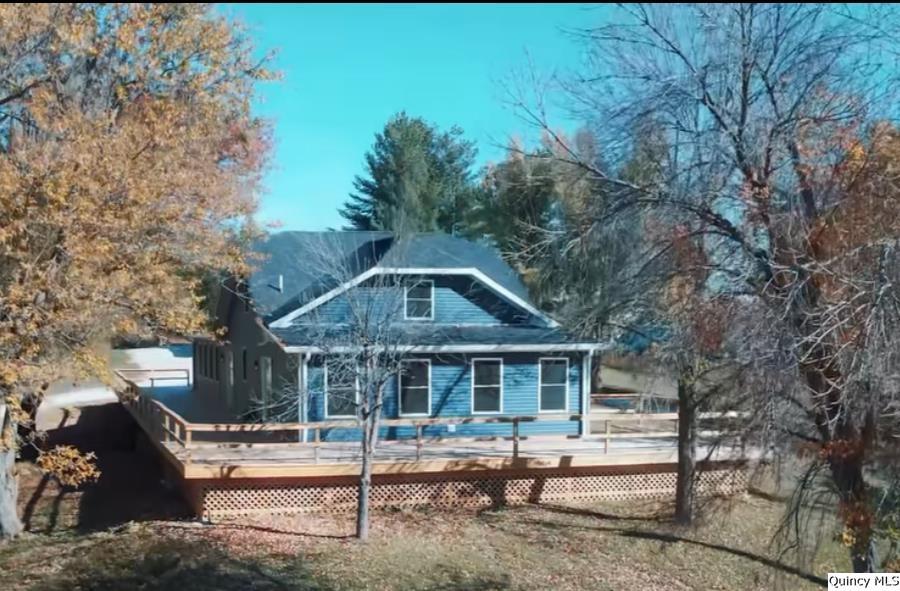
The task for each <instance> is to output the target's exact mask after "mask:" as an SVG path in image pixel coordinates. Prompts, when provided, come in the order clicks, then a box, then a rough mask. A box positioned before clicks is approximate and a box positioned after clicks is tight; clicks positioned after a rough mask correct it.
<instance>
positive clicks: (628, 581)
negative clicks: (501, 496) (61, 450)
mask: <svg viewBox="0 0 900 591" xmlns="http://www.w3.org/2000/svg"><path fill="white" fill-rule="evenodd" d="M131 455H133V454H131ZM101 461H105V463H106V466H105V468H106V474H107V477H106V479H107V482H106V483H105V484H104V483H103V482H102V481H101V483H99V484H98V485H97V489H98V490H94V489H92V488H89V489H87V490H86V491H84V492H69V493H66V494H64V495H63V496H62V497H60V496H59V491H58V490H57V489H55V488H54V487H53V485H52V484H49V483H46V482H44V484H43V489H42V490H41V491H40V492H41V496H40V498H37V499H36V498H35V496H34V492H35V491H36V490H37V489H38V488H39V487H40V486H41V479H40V477H39V475H37V474H36V473H35V472H34V470H33V468H32V467H30V466H28V465H27V464H24V465H23V469H24V470H23V471H24V472H25V477H24V478H23V481H24V486H23V489H24V490H23V497H24V498H23V503H24V504H25V505H28V504H30V506H31V509H30V511H29V513H28V516H29V524H30V527H31V530H32V531H31V533H27V534H25V535H24V536H22V537H21V538H20V539H18V540H16V541H15V542H12V543H8V544H5V545H0V572H3V573H4V577H3V583H4V589H34V590H88V589H90V590H110V591H112V590H132V589H134V590H137V589H140V590H157V589H159V590H161V589H173V590H178V591H189V590H195V589H196V590H201V591H203V590H210V591H212V590H235V591H237V590H246V589H250V590H256V589H264V590H269V589H273V590H274V589H310V590H344V589H346V590H356V589H360V590H362V589H385V590H392V589H397V590H404V591H406V590H425V589H428V590H443V591H450V590H475V591H477V590H491V589H523V590H526V589H528V590H531V589H533V590H544V589H558V590H569V589H572V590H582V589H597V590H603V589H642V590H643V589H704V590H706V589H747V588H766V589H773V588H774V589H778V588H783V589H791V590H793V589H815V588H821V587H822V586H823V584H822V582H821V581H822V579H823V578H824V576H825V574H826V573H828V572H829V571H831V572H834V571H836V570H844V569H846V568H848V564H847V562H846V557H845V552H844V550H843V549H842V548H840V547H839V546H838V545H837V544H836V543H834V542H832V541H831V540H830V537H829V536H823V537H822V540H823V543H822V544H821V548H820V549H819V552H818V554H817V556H816V557H815V558H814V559H813V560H812V562H811V563H810V564H807V565H806V567H805V568H804V569H794V568H793V567H792V566H790V565H789V564H790V560H789V559H788V558H785V560H784V562H783V563H782V562H779V561H778V560H776V559H775V557H774V556H773V547H772V545H771V543H770V540H771V534H772V531H773V529H774V527H775V525H776V524H777V523H778V520H779V518H780V517H781V515H782V512H783V505H782V504H781V503H779V502H777V501H773V500H769V499H766V498H763V497H761V496H754V495H746V496H743V497H741V498H736V499H732V500H730V501H728V502H727V503H726V502H720V503H717V504H716V506H715V507H713V508H710V509H709V510H708V512H707V513H706V515H705V517H704V519H703V520H702V522H701V523H700V524H698V525H697V526H696V527H694V528H690V529H683V528H679V527H676V526H675V525H673V524H672V523H670V522H669V521H668V519H667V518H666V517H665V515H667V513H666V510H665V507H662V506H660V505H658V504H650V503H635V502H631V503H627V504H623V503H608V504H598V505H593V506H589V507H579V508H574V507H531V506H529V507H518V508H509V509H500V510H490V511H482V512H474V511H456V512H447V511H438V510H419V511H409V512H391V513H378V514H376V515H375V518H374V521H373V530H372V539H371V540H370V542H369V543H368V544H365V545H363V544H359V543H357V542H356V541H354V540H353V539H352V538H350V537H349V534H350V533H351V532H352V531H353V522H352V519H351V518H349V517H315V516H303V517H279V518H269V519H266V520H256V521H248V522H241V523H223V524H217V525H212V526H210V525H202V524H199V523H197V522H194V521H191V520H189V519H186V518H183V517H179V515H180V511H183V509H179V504H178V501H177V499H176V498H175V497H174V493H173V492H172V491H167V490H165V489H164V488H163V487H162V486H161V485H160V482H159V480H158V479H157V478H155V476H149V475H148V474H153V471H152V470H141V471H140V472H141V474H144V475H145V476H144V477H142V478H139V479H137V480H136V479H134V478H126V477H124V476H120V477H119V478H120V480H116V478H114V477H113V475H115V474H116V473H117V471H118V472H120V473H121V472H123V471H124V472H125V474H132V475H133V474H134V469H135V466H138V465H139V463H136V462H135V460H134V459H133V458H131V457H130V456H128V455H126V456H122V457H117V456H107V457H106V458H103V457H102V456H101ZM117 463H118V464H119V465H117ZM101 467H103V466H101ZM35 499H36V500H35ZM29 502H30V503H29ZM98 506H99V509H98ZM127 508H131V510H132V513H131V514H130V515H128V514H126V513H123V511H125V509H127ZM99 517H103V518H104V519H99Z"/></svg>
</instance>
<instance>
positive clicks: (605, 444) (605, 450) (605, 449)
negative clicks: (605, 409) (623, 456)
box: [603, 419, 610, 454]
mask: <svg viewBox="0 0 900 591" xmlns="http://www.w3.org/2000/svg"><path fill="white" fill-rule="evenodd" d="M609 433H610V428H609V419H607V420H606V439H605V440H604V442H603V453H605V454H608V453H609Z"/></svg>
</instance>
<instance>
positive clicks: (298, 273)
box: [248, 232, 553, 324]
mask: <svg viewBox="0 0 900 591" xmlns="http://www.w3.org/2000/svg"><path fill="white" fill-rule="evenodd" d="M254 250H255V251H256V252H257V253H258V254H259V255H260V256H261V260H260V261H259V262H258V264H257V267H258V268H257V270H256V271H255V272H254V273H253V274H252V275H251V277H250V278H249V281H248V287H249V291H250V295H251V298H252V299H253V302H254V306H255V308H256V309H257V311H258V313H259V314H260V315H261V316H263V317H264V318H265V319H266V320H267V321H273V320H278V319H282V318H284V317H285V316H286V315H292V316H295V315H296V312H297V311H298V310H300V309H302V308H308V307H310V306H311V305H312V306H314V305H318V303H321V302H323V301H327V300H328V299H330V297H333V296H334V295H337V294H338V293H340V291H341V289H342V288H345V287H346V286H347V284H351V283H354V282H355V281H357V280H358V279H359V277H363V276H371V275H372V274H374V273H378V272H387V271H391V270H393V271H397V270H405V271H422V270H428V269H430V270H434V271H437V272H440V271H444V272H448V273H451V274H471V275H472V276H474V277H476V278H477V279H479V280H480V281H482V282H483V283H484V284H485V285H486V286H487V287H489V288H490V289H492V290H493V291H495V292H497V293H498V294H499V295H501V296H502V297H505V298H507V299H509V300H511V301H512V302H513V303H515V304H516V305H519V306H521V307H523V308H524V309H526V310H528V311H529V312H531V313H536V315H538V316H542V315H541V313H540V312H539V311H537V309H536V308H535V307H534V306H533V304H531V302H530V301H529V299H528V292H527V289H526V288H525V286H524V285H523V284H522V282H521V280H520V279H519V277H518V275H517V274H516V273H515V272H514V271H513V270H512V268H510V266H509V265H508V264H506V262H505V261H503V259H502V258H501V257H500V255H499V254H498V253H497V252H496V250H494V249H493V248H491V247H489V246H486V245H483V244H478V243H475V242H471V241H469V240H465V239H462V238H458V237H455V236H450V235H447V234H415V235H412V236H411V237H409V238H406V239H404V240H398V239H397V238H396V237H395V236H394V235H393V234H392V233H390V232H279V233H276V234H272V235H270V236H268V237H267V238H266V239H265V240H263V241H261V242H259V243H258V244H257V245H255V247H254ZM323 255H324V257H323ZM323 259H324V260H327V262H328V264H334V265H336V266H339V267H340V273H337V274H335V273H329V272H326V271H324V270H323ZM316 261H318V262H316ZM317 268H318V269H319V270H318V271H317ZM329 275H331V276H332V277H328V276H329ZM338 276H340V277H342V278H343V279H344V281H340V280H338V279H336V278H335V277H338ZM348 277H352V278H353V280H350V281H347V280H346V279H347V278H348ZM301 313H302V312H301ZM546 320H547V321H548V322H549V323H550V324H553V321H552V320H550V319H549V318H547V319H546Z"/></svg>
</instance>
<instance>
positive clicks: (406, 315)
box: [403, 279, 434, 322]
mask: <svg viewBox="0 0 900 591" xmlns="http://www.w3.org/2000/svg"><path fill="white" fill-rule="evenodd" d="M423 283H428V284H429V285H430V286H431V296H430V298H429V299H430V301H431V312H430V314H429V316H428V317H427V318H426V317H424V316H410V315H409V313H408V312H407V303H408V302H409V288H410V287H414V286H416V285H421V284H423ZM413 299H416V300H419V301H421V299H420V298H413ZM403 319H404V320H414V321H416V322H434V279H406V280H404V281H403Z"/></svg>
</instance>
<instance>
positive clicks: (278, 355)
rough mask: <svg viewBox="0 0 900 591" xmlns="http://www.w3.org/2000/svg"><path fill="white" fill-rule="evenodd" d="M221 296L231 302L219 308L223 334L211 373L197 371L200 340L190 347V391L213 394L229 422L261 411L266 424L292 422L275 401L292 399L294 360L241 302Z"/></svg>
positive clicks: (255, 417)
mask: <svg viewBox="0 0 900 591" xmlns="http://www.w3.org/2000/svg"><path fill="white" fill-rule="evenodd" d="M223 297H226V298H229V299H230V300H231V301H230V304H226V305H223V306H222V307H221V308H220V309H221V310H223V314H224V315H225V316H226V317H227V318H226V319H223V320H225V322H223V324H224V325H225V326H226V327H227V332H226V334H225V335H224V337H223V339H222V342H221V343H220V344H219V345H217V346H216V347H215V348H214V349H215V359H216V361H215V362H213V364H212V368H211V371H208V372H204V371H203V364H204V359H205V353H204V352H203V349H202V347H203V341H197V342H196V343H195V352H194V375H195V381H194V383H195V386H194V388H195V391H197V392H198V393H199V395H200V396H216V397H217V398H218V399H219V400H220V401H221V403H222V405H223V406H224V408H226V409H227V413H228V416H230V417H231V418H233V419H234V420H243V421H253V420H259V419H262V418H263V414H264V413H265V415H267V416H266V417H265V418H266V419H269V420H276V419H281V420H282V421H288V420H294V421H296V420H297V418H298V417H296V416H290V417H288V416H282V415H287V414H293V413H292V412H291V411H290V410H289V409H287V408H284V407H278V406H277V405H276V403H277V402H278V401H279V400H287V399H288V398H289V397H290V394H291V393H293V394H294V398H296V392H297V391H298V385H297V369H298V363H297V356H296V355H293V354H288V353H285V352H284V350H282V348H281V347H280V346H279V344H278V343H277V342H276V341H275V340H274V338H273V337H272V335H271V334H269V332H268V331H267V330H266V329H265V328H264V327H263V326H262V325H261V324H260V321H259V319H258V317H257V316H256V314H255V313H254V312H253V309H252V307H250V306H249V305H246V304H245V302H244V300H243V299H241V298H239V297H237V296H235V295H233V294H230V293H229V294H226V295H224V296H223ZM198 348H199V350H198ZM206 363H207V364H208V363H209V362H208V361H207V362H206ZM269 365H270V367H271V370H270V372H269V371H266V367H267V366H269ZM205 374H206V375H205ZM269 376H270V377H269ZM264 398H266V399H267V401H264Z"/></svg>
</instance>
